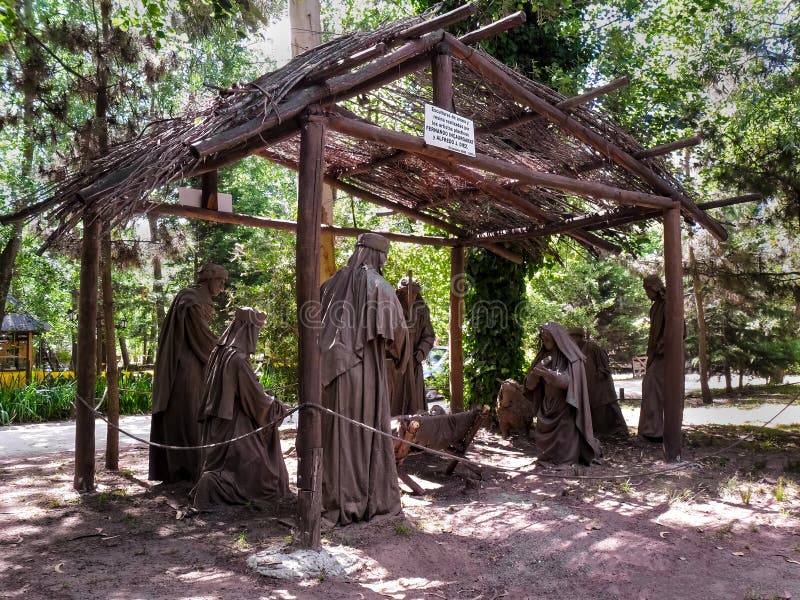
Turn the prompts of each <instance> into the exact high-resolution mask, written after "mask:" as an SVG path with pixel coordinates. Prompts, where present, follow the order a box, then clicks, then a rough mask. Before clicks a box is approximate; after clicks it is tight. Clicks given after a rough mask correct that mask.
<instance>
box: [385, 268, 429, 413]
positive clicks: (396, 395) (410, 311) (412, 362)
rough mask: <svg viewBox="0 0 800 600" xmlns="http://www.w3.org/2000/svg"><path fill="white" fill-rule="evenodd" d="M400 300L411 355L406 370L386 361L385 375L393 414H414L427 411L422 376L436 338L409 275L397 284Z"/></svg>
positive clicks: (425, 309)
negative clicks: (424, 364)
mask: <svg viewBox="0 0 800 600" xmlns="http://www.w3.org/2000/svg"><path fill="white" fill-rule="evenodd" d="M397 299H398V300H399V301H400V305H401V306H402V308H403V315H404V316H405V320H406V325H407V326H408V341H409V344H410V345H411V356H410V358H409V362H408V365H407V366H406V368H405V369H404V370H402V371H401V370H399V369H398V368H397V367H396V366H395V365H396V362H395V361H394V360H393V359H388V360H387V361H386V372H387V376H388V379H387V380H388V383H389V396H390V398H391V414H392V416H396V415H413V414H419V413H421V412H424V411H425V409H426V406H425V379H424V377H423V374H422V361H424V360H425V359H426V358H427V357H428V354H429V353H430V351H431V348H433V344H434V342H435V341H436V335H435V334H434V332H433V325H431V313H430V310H429V309H428V305H427V304H426V303H425V299H424V298H423V297H422V293H421V286H420V284H419V282H418V281H416V280H415V279H413V278H412V277H410V276H406V277H403V278H402V279H401V280H400V282H399V283H398V284H397Z"/></svg>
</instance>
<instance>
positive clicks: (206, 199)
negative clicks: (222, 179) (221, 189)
mask: <svg viewBox="0 0 800 600" xmlns="http://www.w3.org/2000/svg"><path fill="white" fill-rule="evenodd" d="M202 181H203V189H202V191H201V193H200V206H202V207H203V208H207V209H208V210H218V209H219V205H218V203H217V182H218V181H219V177H218V174H217V172H216V171H209V172H208V173H203V176H202Z"/></svg>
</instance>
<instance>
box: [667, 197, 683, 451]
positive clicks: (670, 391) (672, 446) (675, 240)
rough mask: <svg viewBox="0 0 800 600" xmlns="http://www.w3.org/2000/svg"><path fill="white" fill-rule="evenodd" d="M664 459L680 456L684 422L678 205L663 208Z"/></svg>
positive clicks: (681, 280) (681, 273)
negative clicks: (664, 287)
mask: <svg viewBox="0 0 800 600" xmlns="http://www.w3.org/2000/svg"><path fill="white" fill-rule="evenodd" d="M664 279H665V284H666V287H667V294H666V306H665V309H664V312H665V315H664V460H666V461H667V462H675V461H679V460H680V459H681V442H682V440H681V438H682V435H681V426H682V424H683V394H684V354H683V328H684V314H683V261H682V259H681V213H680V208H679V205H678V204H677V203H676V205H675V208H671V209H667V210H665V211H664Z"/></svg>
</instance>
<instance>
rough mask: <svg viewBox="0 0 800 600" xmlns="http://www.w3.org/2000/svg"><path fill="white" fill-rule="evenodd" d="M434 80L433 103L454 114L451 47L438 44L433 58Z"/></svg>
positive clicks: (432, 72)
mask: <svg viewBox="0 0 800 600" xmlns="http://www.w3.org/2000/svg"><path fill="white" fill-rule="evenodd" d="M431 77H432V78H433V103H434V104H435V105H436V106H438V107H439V108H443V109H445V110H449V111H450V112H453V57H452V56H450V46H449V45H448V44H445V43H441V44H437V45H436V48H434V50H433V56H432V58H431Z"/></svg>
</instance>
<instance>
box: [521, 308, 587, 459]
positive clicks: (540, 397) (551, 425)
mask: <svg viewBox="0 0 800 600" xmlns="http://www.w3.org/2000/svg"><path fill="white" fill-rule="evenodd" d="M539 337H540V340H541V343H542V347H541V349H540V350H539V353H538V354H537V355H536V358H535V359H534V361H533V365H531V368H530V370H529V371H528V374H527V376H526V377H525V395H526V397H527V398H528V399H529V400H531V401H532V402H533V404H534V412H535V414H536V428H535V430H534V440H535V442H536V445H537V446H538V447H539V460H541V461H547V462H551V463H554V464H563V463H576V462H581V463H583V464H587V465H588V464H590V463H591V462H592V459H594V458H595V457H596V456H599V454H600V445H599V443H598V441H597V440H596V439H595V437H594V432H593V430H592V415H591V408H590V406H589V394H588V392H587V389H586V373H585V371H584V366H583V365H584V361H585V357H584V355H583V353H582V352H581V351H580V350H579V349H578V346H576V345H575V342H573V341H572V339H571V338H570V337H569V334H568V333H567V330H566V329H564V327H563V326H561V325H560V324H558V323H547V324H545V325H543V326H542V327H541V328H540V329H539Z"/></svg>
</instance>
